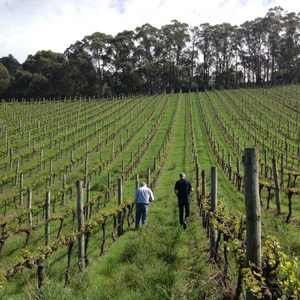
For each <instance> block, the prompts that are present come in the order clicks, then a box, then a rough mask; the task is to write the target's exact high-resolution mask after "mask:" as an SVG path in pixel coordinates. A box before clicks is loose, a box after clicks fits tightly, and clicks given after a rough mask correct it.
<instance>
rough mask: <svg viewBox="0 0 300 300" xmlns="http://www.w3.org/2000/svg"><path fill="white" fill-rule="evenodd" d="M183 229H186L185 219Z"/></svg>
mask: <svg viewBox="0 0 300 300" xmlns="http://www.w3.org/2000/svg"><path fill="white" fill-rule="evenodd" d="M183 229H184V230H185V229H186V222H185V221H184V222H183Z"/></svg>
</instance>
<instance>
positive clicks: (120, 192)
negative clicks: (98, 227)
mask: <svg viewBox="0 0 300 300" xmlns="http://www.w3.org/2000/svg"><path fill="white" fill-rule="evenodd" d="M122 202H123V188H122V179H121V178H119V179H118V205H121V204H122ZM122 234H123V223H122V210H121V211H119V212H118V236H121V235H122Z"/></svg>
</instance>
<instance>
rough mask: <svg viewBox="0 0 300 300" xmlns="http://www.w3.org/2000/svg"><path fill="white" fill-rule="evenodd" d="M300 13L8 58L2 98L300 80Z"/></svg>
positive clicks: (145, 29) (277, 11) (146, 32)
mask: <svg viewBox="0 0 300 300" xmlns="http://www.w3.org/2000/svg"><path fill="white" fill-rule="evenodd" d="M299 79H300V13H295V12H291V13H290V12H287V11H285V10H283V9H282V8H281V7H274V8H271V9H269V10H268V12H267V14H266V15H265V17H263V18H256V19H255V20H253V21H246V22H244V23H243V24H241V25H240V26H237V25H234V26H233V25H231V24H230V23H222V24H218V25H210V24H209V23H202V24H200V25H199V26H195V27H193V28H191V27H189V25H188V24H186V23H181V22H179V21H177V20H172V21H171V23H170V24H167V25H165V26H162V27H161V28H160V29H158V28H155V27H153V26H152V25H150V24H149V23H146V24H144V25H143V26H141V27H137V28H136V29H135V30H124V31H123V32H120V33H118V34H117V35H116V36H111V35H107V34H105V33H101V32H95V33H93V34H91V35H87V36H85V37H84V38H83V39H82V40H81V41H76V42H75V43H74V44H72V45H70V46H69V47H68V48H67V49H66V50H65V51H64V53H55V52H52V51H50V50H49V51H44V50H42V51H38V52H37V53H36V54H35V55H28V57H27V59H26V60H25V62H24V63H23V64H20V63H19V62H18V61H17V60H16V59H15V58H14V57H13V55H11V54H10V55H8V56H7V57H2V58H0V97H1V98H7V99H9V98H18V99H19V98H40V97H68V96H73V97H74V96H97V97H99V96H100V97H105V96H111V95H119V94H131V93H150V94H153V93H161V92H163V91H165V92H170V91H172V90H174V91H175V92H178V91H179V90H180V89H182V90H183V91H188V90H195V89H198V90H205V89H208V88H234V87H240V86H246V85H247V86H249V85H254V84H255V85H263V84H267V85H269V84H278V83H292V82H298V81H299Z"/></svg>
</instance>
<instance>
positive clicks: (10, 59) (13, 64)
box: [0, 54, 21, 75]
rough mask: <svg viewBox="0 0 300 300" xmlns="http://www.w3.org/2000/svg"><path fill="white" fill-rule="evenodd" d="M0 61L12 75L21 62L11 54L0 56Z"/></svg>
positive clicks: (19, 67)
mask: <svg viewBox="0 0 300 300" xmlns="http://www.w3.org/2000/svg"><path fill="white" fill-rule="evenodd" d="M0 63H2V64H3V66H4V67H6V69H7V70H8V72H9V74H10V75H14V74H15V73H16V71H17V70H18V69H21V64H20V63H19V62H18V60H17V59H16V58H14V56H13V55H11V54H9V55H8V56H3V57H1V58H0Z"/></svg>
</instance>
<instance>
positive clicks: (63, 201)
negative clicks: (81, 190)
mask: <svg viewBox="0 0 300 300" xmlns="http://www.w3.org/2000/svg"><path fill="white" fill-rule="evenodd" d="M66 186H67V176H66V174H63V194H62V197H61V205H65V197H66V192H65V189H66Z"/></svg>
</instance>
